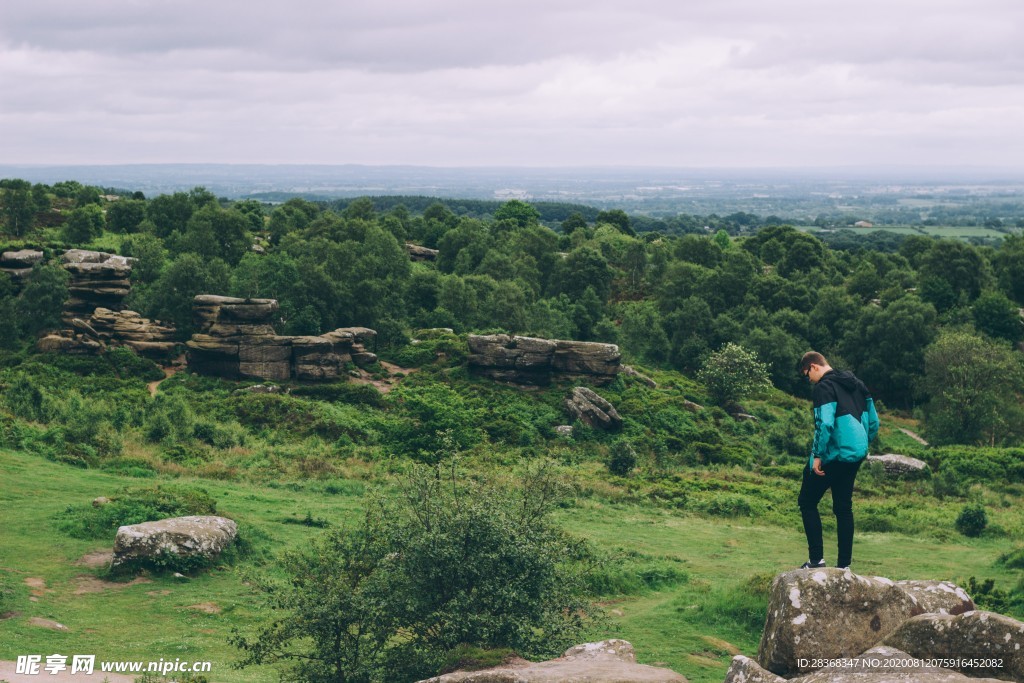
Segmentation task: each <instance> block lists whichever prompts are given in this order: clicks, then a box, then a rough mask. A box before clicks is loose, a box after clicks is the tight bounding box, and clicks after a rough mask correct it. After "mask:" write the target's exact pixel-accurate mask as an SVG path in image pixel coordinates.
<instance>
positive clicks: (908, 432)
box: [900, 427, 928, 446]
mask: <svg viewBox="0 0 1024 683" xmlns="http://www.w3.org/2000/svg"><path fill="white" fill-rule="evenodd" d="M900 431H901V432H903V433H904V434H906V435H907V436H909V437H910V438H911V439H913V440H914V441H916V442H918V443H919V444H921V445H922V446H927V445H928V442H927V441H925V440H924V439H922V438H921V437H920V436H918V435H917V434H915V433H914V432H912V431H910V430H909V429H906V428H905V427H900Z"/></svg>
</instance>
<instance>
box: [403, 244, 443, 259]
mask: <svg viewBox="0 0 1024 683" xmlns="http://www.w3.org/2000/svg"><path fill="white" fill-rule="evenodd" d="M405 250H406V251H407V252H409V258H410V259H412V260H413V261H436V260H437V254H438V253H439V252H438V250H437V249H429V248H427V247H421V246H420V245H418V244H409V243H408V242H406V243H405Z"/></svg>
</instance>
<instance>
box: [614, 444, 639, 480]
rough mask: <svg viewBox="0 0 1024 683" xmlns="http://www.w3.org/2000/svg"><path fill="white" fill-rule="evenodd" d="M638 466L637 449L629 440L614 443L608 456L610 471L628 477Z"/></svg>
mask: <svg viewBox="0 0 1024 683" xmlns="http://www.w3.org/2000/svg"><path fill="white" fill-rule="evenodd" d="M635 467H636V451H634V450H633V446H631V445H630V443H629V442H628V441H625V440H621V439H620V440H619V441H616V442H615V443H613V444H612V448H611V453H610V454H609V456H608V471H609V472H611V473H612V474H614V475H617V476H619V477H628V476H629V474H630V472H632V471H633V469H634V468H635Z"/></svg>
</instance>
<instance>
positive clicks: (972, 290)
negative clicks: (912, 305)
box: [920, 240, 988, 310]
mask: <svg viewBox="0 0 1024 683" xmlns="http://www.w3.org/2000/svg"><path fill="white" fill-rule="evenodd" d="M920 276H921V286H922V287H924V286H925V283H926V282H928V281H929V280H933V279H934V280H941V281H943V282H944V283H946V284H947V285H949V289H950V290H952V292H953V297H954V301H956V300H958V299H959V298H960V296H961V295H963V296H964V297H966V299H967V301H968V302H970V301H974V300H975V299H977V298H978V295H979V294H981V290H982V288H983V287H984V285H985V283H986V280H987V279H988V264H987V263H986V262H985V260H984V259H983V258H982V257H981V254H980V253H979V252H978V250H977V249H975V248H974V247H972V246H971V245H969V244H967V243H966V242H961V241H960V240H939V241H938V242H934V243H933V244H932V247H931V249H929V250H928V251H927V252H925V253H924V254H922V255H921V265H920ZM933 286H934V285H933ZM922 297H925V298H926V300H932V299H930V298H928V297H926V296H925V294H924V292H922ZM935 303H936V308H940V310H941V309H942V308H943V307H941V306H940V305H939V303H940V302H935Z"/></svg>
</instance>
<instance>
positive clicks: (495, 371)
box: [466, 334, 621, 385]
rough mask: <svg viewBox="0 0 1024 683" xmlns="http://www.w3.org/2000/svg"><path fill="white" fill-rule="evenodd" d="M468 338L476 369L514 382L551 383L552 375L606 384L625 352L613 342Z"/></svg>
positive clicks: (510, 337) (493, 335)
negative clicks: (622, 352)
mask: <svg viewBox="0 0 1024 683" xmlns="http://www.w3.org/2000/svg"><path fill="white" fill-rule="evenodd" d="M466 341H467V344H468V345H469V351H470V354H469V358H468V362H469V366H470V368H471V369H472V370H474V371H475V372H477V373H479V374H483V375H486V376H488V377H490V378H492V379H497V380H500V381H507V382H511V383H514V384H529V385H537V384H548V383H549V382H550V381H551V379H552V376H558V377H560V378H563V379H569V378H581V379H584V380H585V381H587V382H591V383H596V384H604V383H607V382H610V381H611V380H612V379H614V378H615V376H616V375H617V374H618V372H619V370H620V368H621V365H620V361H621V354H620V353H619V350H618V347H617V346H615V345H613V344H595V343H592V342H577V341H567V340H559V339H540V338H537V337H519V336H515V337H513V336H509V335H507V334H492V335H469V337H467V340H466Z"/></svg>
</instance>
